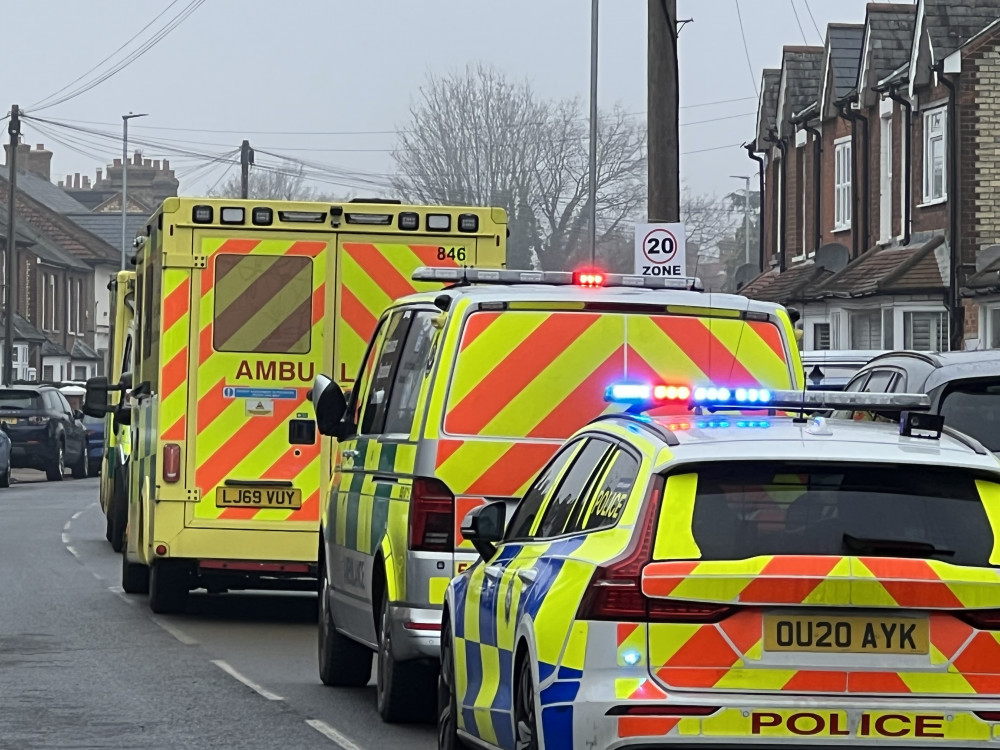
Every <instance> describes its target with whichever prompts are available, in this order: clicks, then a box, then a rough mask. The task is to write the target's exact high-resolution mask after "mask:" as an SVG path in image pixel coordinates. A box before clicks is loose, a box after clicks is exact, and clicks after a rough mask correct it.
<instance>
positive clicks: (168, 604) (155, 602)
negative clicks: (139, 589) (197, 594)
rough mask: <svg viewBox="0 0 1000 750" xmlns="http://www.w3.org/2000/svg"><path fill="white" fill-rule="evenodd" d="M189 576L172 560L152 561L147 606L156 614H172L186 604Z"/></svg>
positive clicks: (180, 610) (184, 569) (179, 610)
mask: <svg viewBox="0 0 1000 750" xmlns="http://www.w3.org/2000/svg"><path fill="white" fill-rule="evenodd" d="M190 581H191V576H190V575H189V574H188V570H187V568H185V567H181V566H180V565H177V564H176V563H175V562H174V561H173V560H160V561H158V562H155V563H153V565H152V568H151V569H150V571H149V608H150V609H151V610H153V611H154V612H155V613H156V614H158V615H174V614H178V613H180V612H183V611H184V609H185V607H186V606H187V595H188V585H189V583H190Z"/></svg>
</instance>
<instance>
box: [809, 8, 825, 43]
mask: <svg viewBox="0 0 1000 750" xmlns="http://www.w3.org/2000/svg"><path fill="white" fill-rule="evenodd" d="M805 4H806V10H807V11H808V12H809V19H810V20H811V21H812V24H813V28H814V29H816V36H818V37H819V43H820V44H821V45H822V44H823V42H824V38H823V32H822V31H820V30H819V24H817V23H816V17H815V16H814V15H813V12H812V8H810V7H809V0H805Z"/></svg>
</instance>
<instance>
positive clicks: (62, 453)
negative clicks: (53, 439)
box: [45, 442, 66, 482]
mask: <svg viewBox="0 0 1000 750" xmlns="http://www.w3.org/2000/svg"><path fill="white" fill-rule="evenodd" d="M65 474H66V448H65V446H63V444H62V443H61V442H60V443H59V444H58V446H57V447H56V455H55V458H54V459H53V460H52V463H51V464H50V465H49V468H47V469H46V470H45V478H46V479H48V480H49V481H50V482H61V481H62V480H63V477H64V476H65Z"/></svg>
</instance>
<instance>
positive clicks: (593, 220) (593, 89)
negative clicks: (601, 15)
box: [588, 0, 598, 265]
mask: <svg viewBox="0 0 1000 750" xmlns="http://www.w3.org/2000/svg"><path fill="white" fill-rule="evenodd" d="M597 4H598V0H590V180H589V182H590V184H589V194H588V201H589V205H590V263H591V265H593V264H594V263H595V262H596V261H597V22H598V10H597Z"/></svg>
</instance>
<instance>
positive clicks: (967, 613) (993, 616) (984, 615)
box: [955, 609, 1000, 630]
mask: <svg viewBox="0 0 1000 750" xmlns="http://www.w3.org/2000/svg"><path fill="white" fill-rule="evenodd" d="M955 615H956V617H958V618H959V619H960V620H964V621H965V622H967V623H968V624H969V625H971V626H972V627H974V628H976V629H977V630H1000V609H966V610H962V611H961V612H955Z"/></svg>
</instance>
